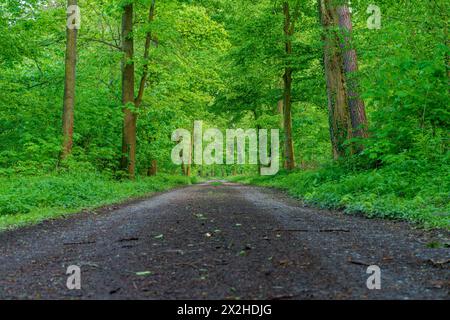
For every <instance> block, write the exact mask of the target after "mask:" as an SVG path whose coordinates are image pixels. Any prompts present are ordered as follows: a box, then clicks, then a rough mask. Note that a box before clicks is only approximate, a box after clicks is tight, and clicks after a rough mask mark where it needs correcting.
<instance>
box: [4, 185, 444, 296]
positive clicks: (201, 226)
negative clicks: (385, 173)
mask: <svg viewBox="0 0 450 320" xmlns="http://www.w3.org/2000/svg"><path fill="white" fill-rule="evenodd" d="M449 241H450V234H449V232H448V231H445V230H433V231H424V230H419V229H416V228H414V227H413V226H411V225H410V224H407V223H404V222H393V221H388V220H379V219H370V220H369V219H366V218H363V217H358V216H347V215H344V214H342V213H339V212H332V211H326V210H318V209H311V208H307V207H305V206H303V205H302V203H300V202H298V201H296V200H293V199H291V198H288V197H287V196H285V195H284V194H282V193H280V192H277V191H273V190H270V189H264V188H258V187H251V186H242V185H238V184H233V183H217V182H214V183H204V184H199V185H194V186H188V187H183V188H179V189H176V190H173V191H170V192H166V193H162V194H159V195H156V196H154V197H151V198H148V199H146V200H136V201H131V202H129V203H126V204H123V205H120V206H112V207H105V208H103V209H99V210H97V211H95V212H85V213H83V214H80V215H74V216H71V217H69V218H67V219H58V220H52V221H48V222H45V223H41V224H38V225H34V226H30V227H26V228H22V229H18V230H14V231H7V232H3V233H0V253H1V254H0V298H25V299H26V298H43V299H45V298H63V299H70V298H79V299H93V298H100V299H123V298H135V299H222V298H225V299H321V298H323V299H381V298H383V299H412V298H423V299H432V298H433V299H449V298H450V295H449V290H450V282H449V279H450V270H449V261H450V260H449V259H450V250H449V249H448V248H432V247H433V246H432V245H430V244H433V243H448V242H449ZM69 265H77V266H80V267H81V287H82V288H81V290H68V289H67V288H66V280H67V275H66V269H67V267H68V266H69ZM369 265H378V266H379V267H380V268H381V290H368V289H367V287H366V280H367V278H368V276H369V275H368V274H366V270H367V267H368V266H369Z"/></svg>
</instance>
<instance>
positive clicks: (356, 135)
mask: <svg viewBox="0 0 450 320" xmlns="http://www.w3.org/2000/svg"><path fill="white" fill-rule="evenodd" d="M448 12H449V2H448V1H446V0H432V1H409V0H397V1H394V0H352V1H351V2H350V1H344V0H302V1H298V0H259V1H248V0H235V1H229V0H164V1H160V0H78V1H77V0H68V1H63V0H47V1H44V0H23V1H17V0H3V1H2V2H1V4H0V183H1V185H2V186H1V188H0V228H6V227H10V226H16V225H21V224H23V223H27V222H33V221H40V220H42V219H45V218H48V217H53V216H56V215H61V214H65V213H67V212H76V211H79V210H80V209H83V208H88V207H93V206H99V205H103V204H107V203H112V202H116V201H119V200H123V199H126V198H130V197H135V196H139V195H142V194H146V193H149V192H153V191H159V190H165V189H167V188H170V187H173V186H175V185H179V184H186V183H191V182H195V181H198V180H200V179H211V177H214V178H218V177H221V178H226V179H229V180H232V181H239V182H243V183H253V184H259V185H264V186H273V187H277V188H281V189H285V190H286V191H287V192H289V193H290V194H291V195H292V196H295V197H298V198H301V199H303V201H305V203H307V204H311V205H315V206H320V207H326V208H334V209H344V210H345V211H346V212H348V213H364V214H366V215H367V216H369V217H386V218H395V219H402V220H410V221H415V222H417V223H419V224H421V225H425V226H430V227H447V228H448V227H449V225H450V220H449V219H450V206H449V203H450V202H449V196H450V194H449V190H450V179H449V178H450V175H449V163H450V153H449V126H450V110H449V107H448V106H449V91H448V85H449V79H450V71H449V54H450V52H449V47H448V14H447V13H448ZM197 120H201V121H203V126H204V127H205V128H218V129H219V130H223V131H225V130H226V129H228V128H243V129H248V128H258V129H260V128H263V129H274V128H275V129H279V130H280V147H281V152H280V159H279V161H280V168H282V169H281V170H280V172H279V173H278V174H277V175H275V176H260V175H259V170H260V169H261V168H260V167H261V164H258V165H252V164H232V165H220V164H204V165H197V164H195V163H192V164H190V163H185V164H182V165H181V166H180V165H177V164H175V163H173V161H172V159H171V151H172V149H173V148H174V146H175V145H176V142H175V141H173V139H172V133H173V132H174V130H176V129H178V128H185V129H187V130H190V131H192V128H193V126H194V121H197Z"/></svg>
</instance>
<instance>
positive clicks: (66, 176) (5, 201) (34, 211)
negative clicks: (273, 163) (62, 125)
mask: <svg viewBox="0 0 450 320" xmlns="http://www.w3.org/2000/svg"><path fill="white" fill-rule="evenodd" d="M194 182H196V181H195V178H187V177H182V176H170V175H165V174H158V175H157V176H155V177H138V178H136V180H135V181H129V180H123V181H118V180H114V179H112V178H110V177H108V176H105V175H102V174H99V173H90V172H72V173H59V174H57V173H54V174H48V175H40V176H10V177H0V230H5V229H12V228H17V227H19V226H24V225H28V224H34V223H38V222H41V221H43V220H46V219H50V218H55V217H58V216H63V215H66V214H70V213H75V212H79V211H81V210H84V209H93V208H96V207H100V206H103V205H108V204H112V203H118V202H121V201H124V200H127V199H130V198H136V197H139V196H143V195H149V194H152V193H155V192H159V191H164V190H168V189H170V188H173V187H176V186H180V185H184V184H190V183H194Z"/></svg>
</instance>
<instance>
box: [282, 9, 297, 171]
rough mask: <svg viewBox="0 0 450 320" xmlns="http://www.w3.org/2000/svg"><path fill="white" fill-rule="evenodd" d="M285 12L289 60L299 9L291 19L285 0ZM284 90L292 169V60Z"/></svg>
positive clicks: (288, 161) (289, 166) (290, 166)
mask: <svg viewBox="0 0 450 320" xmlns="http://www.w3.org/2000/svg"><path fill="white" fill-rule="evenodd" d="M283 13H284V35H285V38H286V40H285V52H286V56H287V58H288V60H289V57H290V56H291V55H292V40H291V37H292V36H293V34H294V25H295V21H296V19H297V18H298V9H296V13H295V15H294V17H293V19H292V21H291V14H290V11H289V3H288V2H287V1H285V2H284V3H283ZM283 83H284V92H283V119H284V158H285V162H284V165H285V169H287V170H292V169H294V168H295V158H294V144H293V141H292V111H291V107H292V67H290V61H288V66H287V67H285V70H284V75H283Z"/></svg>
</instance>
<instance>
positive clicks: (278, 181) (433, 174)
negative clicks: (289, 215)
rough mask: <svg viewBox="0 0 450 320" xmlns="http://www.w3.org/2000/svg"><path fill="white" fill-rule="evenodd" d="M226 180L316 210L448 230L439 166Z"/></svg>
mask: <svg viewBox="0 0 450 320" xmlns="http://www.w3.org/2000/svg"><path fill="white" fill-rule="evenodd" d="M229 180H230V181H234V182H241V183H247V184H254V185H260V186H266V187H274V188H278V189H282V190H285V191H286V192H287V193H288V194H289V195H291V196H293V197H295V198H298V199H301V200H303V201H304V202H305V203H306V204H308V205H313V206H317V207H320V208H327V209H338V210H344V212H346V213H349V214H357V213H359V214H361V213H362V214H364V215H365V216H367V217H369V218H371V217H377V218H387V219H398V220H406V221H411V222H414V223H417V224H418V225H420V226H423V227H426V228H445V229H450V201H449V200H450V195H449V190H450V176H449V172H448V167H447V166H446V165H444V164H442V165H430V164H426V163H422V162H414V161H413V162H402V163H399V164H393V165H390V166H386V167H383V168H380V169H374V170H370V171H359V172H358V171H356V172H354V171H349V170H348V169H345V168H342V167H339V166H338V165H333V166H329V167H326V168H322V169H319V170H314V171H294V172H291V173H286V172H280V173H279V174H278V175H276V176H238V177H232V178H230V179H229Z"/></svg>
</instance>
